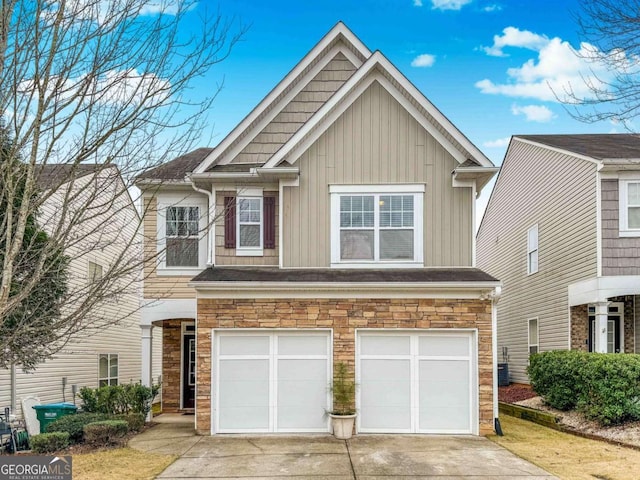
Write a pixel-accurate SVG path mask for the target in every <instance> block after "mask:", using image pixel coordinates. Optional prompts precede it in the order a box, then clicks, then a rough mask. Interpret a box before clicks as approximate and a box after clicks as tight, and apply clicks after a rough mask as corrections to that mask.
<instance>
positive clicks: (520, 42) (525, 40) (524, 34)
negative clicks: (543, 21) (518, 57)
mask: <svg viewBox="0 0 640 480" xmlns="http://www.w3.org/2000/svg"><path fill="white" fill-rule="evenodd" d="M548 43H549V39H548V38H547V37H546V36H544V35H538V34H537V33H533V32H530V31H529V30H520V29H518V28H515V27H507V28H505V29H504V30H502V35H494V36H493V45H492V46H490V47H482V50H484V52H485V53H486V54H487V55H491V56H492V57H506V56H507V55H506V54H505V53H504V52H503V51H502V49H503V48H504V47H518V48H527V49H529V50H535V51H539V50H540V49H541V48H543V47H544V46H545V45H547V44H548Z"/></svg>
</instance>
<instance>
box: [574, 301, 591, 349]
mask: <svg viewBox="0 0 640 480" xmlns="http://www.w3.org/2000/svg"><path fill="white" fill-rule="evenodd" d="M588 339H589V312H588V309H587V305H586V304H585V305H577V306H575V307H571V350H580V351H583V352H588V351H589V344H588V343H587V340H588Z"/></svg>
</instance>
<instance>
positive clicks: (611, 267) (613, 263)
mask: <svg viewBox="0 0 640 480" xmlns="http://www.w3.org/2000/svg"><path fill="white" fill-rule="evenodd" d="M618 186H619V183H618V180H602V183H601V205H602V275H604V276H609V275H640V237H620V235H619V233H620V208H619V203H618V202H619V193H620V192H619V188H618Z"/></svg>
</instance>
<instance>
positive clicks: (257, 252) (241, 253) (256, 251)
mask: <svg viewBox="0 0 640 480" xmlns="http://www.w3.org/2000/svg"><path fill="white" fill-rule="evenodd" d="M242 199H252V200H254V199H258V200H260V207H259V208H260V246H259V247H241V246H240V200H242ZM248 225H251V223H249V224H248ZM253 225H255V223H254V224H253ZM263 255H264V196H263V192H262V189H243V190H238V195H237V196H236V256H237V257H262V256H263Z"/></svg>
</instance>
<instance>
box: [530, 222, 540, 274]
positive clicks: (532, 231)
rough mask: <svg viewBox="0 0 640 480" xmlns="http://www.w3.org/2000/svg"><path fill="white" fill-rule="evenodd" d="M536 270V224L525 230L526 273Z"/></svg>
mask: <svg viewBox="0 0 640 480" xmlns="http://www.w3.org/2000/svg"><path fill="white" fill-rule="evenodd" d="M537 271H538V225H537V224H536V225H534V226H533V227H531V228H530V229H529V230H527V275H531V274H532V273H536V272H537Z"/></svg>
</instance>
